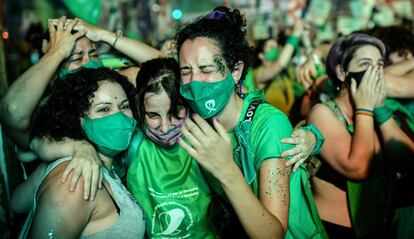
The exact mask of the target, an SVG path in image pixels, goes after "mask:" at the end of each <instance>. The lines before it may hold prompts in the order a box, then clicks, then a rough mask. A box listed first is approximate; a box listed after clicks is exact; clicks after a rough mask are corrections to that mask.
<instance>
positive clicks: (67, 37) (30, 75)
mask: <svg viewBox="0 0 414 239" xmlns="http://www.w3.org/2000/svg"><path fill="white" fill-rule="evenodd" d="M64 23H65V17H62V18H60V19H59V21H58V22H57V27H55V25H54V24H53V23H52V22H51V21H49V22H48V25H49V33H50V41H49V46H48V49H47V51H46V54H45V55H44V56H43V57H42V58H41V59H40V61H39V62H38V63H36V64H35V65H33V66H32V67H31V68H30V69H28V70H27V71H26V72H25V73H23V75H21V76H20V77H19V78H18V79H17V80H16V81H15V82H13V84H12V85H11V86H10V88H9V89H8V91H7V92H6V95H5V96H4V97H3V99H2V100H1V101H0V123H1V124H2V125H3V126H4V129H5V132H6V133H7V134H8V135H9V136H10V137H11V139H12V140H13V141H14V142H15V143H16V144H17V145H18V146H19V147H20V148H22V149H24V150H27V149H28V146H29V138H30V125H31V119H32V116H33V112H34V111H35V109H36V107H37V105H38V104H39V101H40V99H41V98H42V95H43V93H44V91H45V89H46V86H47V85H48V83H49V81H50V80H51V79H52V77H53V75H54V74H55V72H56V70H57V69H58V67H59V65H60V63H61V62H62V61H63V60H64V59H65V58H67V57H68V56H69V55H70V53H71V52H72V49H73V47H74V45H75V42H76V40H77V39H78V38H80V37H81V36H82V35H84V32H83V31H79V32H78V33H76V34H72V33H71V30H72V28H73V25H74V24H75V22H74V23H72V24H69V25H68V27H67V28H66V29H65V30H64V29H63V26H64Z"/></svg>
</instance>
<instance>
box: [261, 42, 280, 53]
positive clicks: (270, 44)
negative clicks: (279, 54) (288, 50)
mask: <svg viewBox="0 0 414 239" xmlns="http://www.w3.org/2000/svg"><path fill="white" fill-rule="evenodd" d="M275 47H277V41H276V40H275V39H269V40H267V41H266V43H265V45H264V47H263V53H266V52H268V51H270V50H272V49H273V48H275Z"/></svg>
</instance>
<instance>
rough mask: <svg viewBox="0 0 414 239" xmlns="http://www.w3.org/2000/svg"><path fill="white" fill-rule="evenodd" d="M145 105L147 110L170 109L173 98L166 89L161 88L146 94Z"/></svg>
mask: <svg viewBox="0 0 414 239" xmlns="http://www.w3.org/2000/svg"><path fill="white" fill-rule="evenodd" d="M144 105H145V110H147V111H155V110H164V111H168V110H169V109H170V105H171V100H170V97H169V96H168V95H167V93H166V92H165V90H161V91H160V92H157V93H154V92H149V93H146V94H145V95H144Z"/></svg>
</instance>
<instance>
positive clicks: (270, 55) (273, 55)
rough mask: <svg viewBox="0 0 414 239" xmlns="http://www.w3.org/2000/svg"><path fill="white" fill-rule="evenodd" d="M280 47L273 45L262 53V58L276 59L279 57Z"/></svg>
mask: <svg viewBox="0 0 414 239" xmlns="http://www.w3.org/2000/svg"><path fill="white" fill-rule="evenodd" d="M280 52H281V49H280V48H279V47H273V48H272V49H270V50H269V51H267V52H266V53H265V54H264V58H265V60H267V61H276V60H277V58H279V55H280Z"/></svg>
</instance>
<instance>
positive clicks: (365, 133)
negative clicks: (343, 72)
mask: <svg viewBox="0 0 414 239" xmlns="http://www.w3.org/2000/svg"><path fill="white" fill-rule="evenodd" d="M377 75H378V67H374V68H373V67H370V68H368V70H367V72H366V73H365V75H364V78H363V79H362V81H361V84H360V86H359V87H358V89H357V90H356V89H355V88H356V83H355V80H353V82H352V87H351V88H352V91H353V93H352V94H353V98H354V100H355V104H356V107H357V109H358V108H361V109H368V110H373V109H374V107H375V106H376V104H377V97H375V96H376V95H377V93H378V91H376V89H377V88H376V87H375V86H376V82H378V77H377ZM308 123H312V124H314V125H315V126H316V127H317V128H318V129H319V130H320V131H321V133H322V135H324V137H325V143H324V146H323V147H322V150H321V152H320V155H321V156H322V157H323V158H324V159H325V161H326V162H327V163H328V164H329V165H330V166H331V167H333V168H334V169H335V170H336V171H337V172H339V173H340V174H342V175H344V176H345V177H347V178H350V179H354V180H361V179H364V178H366V177H367V176H368V173H369V167H370V162H371V160H372V158H373V156H374V139H375V132H374V119H373V117H372V116H367V115H364V114H356V115H355V121H354V128H355V131H354V134H353V135H351V134H350V133H349V132H348V131H347V129H346V128H345V127H344V125H342V124H341V123H340V122H339V120H338V119H337V118H336V116H335V115H334V113H333V112H332V111H331V110H330V109H329V108H328V107H327V106H325V105H322V104H319V105H316V106H315V107H314V108H313V109H312V111H311V113H310V115H309V117H308Z"/></svg>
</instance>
